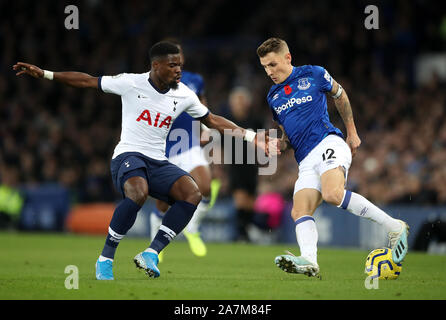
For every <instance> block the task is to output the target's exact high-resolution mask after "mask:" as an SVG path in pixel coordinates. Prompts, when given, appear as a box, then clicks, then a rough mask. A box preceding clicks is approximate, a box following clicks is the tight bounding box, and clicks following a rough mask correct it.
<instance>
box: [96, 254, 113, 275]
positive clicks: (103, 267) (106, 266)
mask: <svg viewBox="0 0 446 320" xmlns="http://www.w3.org/2000/svg"><path fill="white" fill-rule="evenodd" d="M96 279H97V280H114V278H113V262H112V261H110V260H105V261H102V262H101V261H99V259H98V260H97V261H96Z"/></svg>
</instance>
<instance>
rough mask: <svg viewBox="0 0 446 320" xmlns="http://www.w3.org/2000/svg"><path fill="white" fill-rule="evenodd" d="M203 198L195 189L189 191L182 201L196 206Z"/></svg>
mask: <svg viewBox="0 0 446 320" xmlns="http://www.w3.org/2000/svg"><path fill="white" fill-rule="evenodd" d="M202 198H203V196H202V194H201V192H200V190H199V189H198V187H197V188H195V189H193V190H190V191H189V192H188V193H187V194H186V195H185V199H184V200H183V201H186V202H189V203H192V204H194V205H196V206H198V204H199V203H200V201H201V199H202Z"/></svg>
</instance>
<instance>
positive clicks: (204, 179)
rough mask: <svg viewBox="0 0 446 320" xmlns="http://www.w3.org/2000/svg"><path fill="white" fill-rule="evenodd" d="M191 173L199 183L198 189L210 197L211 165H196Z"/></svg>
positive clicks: (204, 195)
mask: <svg viewBox="0 0 446 320" xmlns="http://www.w3.org/2000/svg"><path fill="white" fill-rule="evenodd" d="M189 173H190V175H191V176H192V178H194V180H195V182H196V183H197V185H198V189H199V190H200V192H201V194H202V195H203V197H209V196H210V195H211V179H212V175H211V170H210V169H209V166H198V167H195V168H194V169H192V171H190V172H189Z"/></svg>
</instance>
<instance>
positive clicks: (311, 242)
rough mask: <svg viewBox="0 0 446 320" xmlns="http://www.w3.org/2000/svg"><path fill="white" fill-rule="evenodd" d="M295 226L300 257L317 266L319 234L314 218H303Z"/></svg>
mask: <svg viewBox="0 0 446 320" xmlns="http://www.w3.org/2000/svg"><path fill="white" fill-rule="evenodd" d="M295 225H296V239H297V243H298V244H299V248H300V255H301V256H302V257H304V258H305V259H307V260H308V261H310V262H312V263H315V264H317V239H318V233H317V228H316V223H315V222H314V218H313V217H312V216H302V217H300V218H299V219H297V220H296V222H295Z"/></svg>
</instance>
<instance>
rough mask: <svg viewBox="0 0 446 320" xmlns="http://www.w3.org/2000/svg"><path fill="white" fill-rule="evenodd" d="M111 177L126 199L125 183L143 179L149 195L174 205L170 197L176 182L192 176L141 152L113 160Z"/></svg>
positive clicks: (126, 154)
mask: <svg viewBox="0 0 446 320" xmlns="http://www.w3.org/2000/svg"><path fill="white" fill-rule="evenodd" d="M110 167H111V175H112V179H113V184H114V185H115V188H116V189H117V190H118V191H119V192H121V194H122V196H123V197H124V196H125V195H124V183H125V182H126V181H127V179H129V178H131V177H135V176H138V177H142V178H144V179H146V180H147V183H148V186H149V195H150V196H152V197H154V198H156V199H159V200H162V201H164V202H167V203H169V204H173V203H174V202H175V200H174V199H172V198H171V197H170V196H169V193H170V189H171V188H172V185H173V184H174V182H175V181H177V180H178V179H179V178H181V177H182V176H185V175H187V176H190V175H189V173H187V172H186V171H184V170H181V169H180V168H178V167H177V166H176V165H174V164H172V163H170V162H169V161H167V160H155V159H152V158H149V157H146V156H145V155H143V154H141V153H139V152H125V153H122V154H120V155H118V156H117V157H116V158H114V159H112V160H111V165H110Z"/></svg>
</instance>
